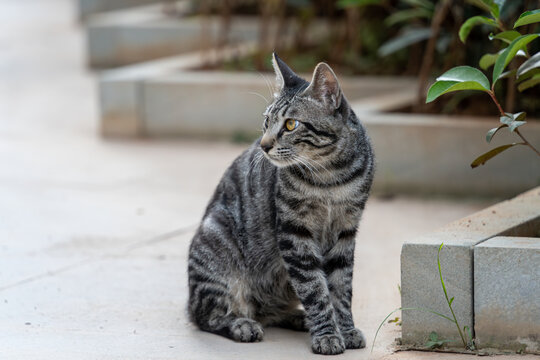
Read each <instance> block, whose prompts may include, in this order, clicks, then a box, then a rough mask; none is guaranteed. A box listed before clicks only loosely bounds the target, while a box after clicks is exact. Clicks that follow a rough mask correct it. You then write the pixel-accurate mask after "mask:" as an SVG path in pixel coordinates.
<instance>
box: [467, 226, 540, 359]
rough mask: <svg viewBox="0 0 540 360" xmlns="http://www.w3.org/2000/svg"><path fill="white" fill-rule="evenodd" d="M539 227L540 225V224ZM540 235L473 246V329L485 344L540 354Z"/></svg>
mask: <svg viewBox="0 0 540 360" xmlns="http://www.w3.org/2000/svg"><path fill="white" fill-rule="evenodd" d="M538 228H539V229H540V227H538ZM539 294H540V238H538V237H536V238H527V237H505V236H498V237H495V238H492V239H489V240H487V241H485V242H483V243H482V244H480V245H477V246H476V247H475V248H474V329H475V333H476V342H477V344H478V345H479V346H481V347H493V348H502V349H514V350H516V351H520V352H532V353H540V297H539Z"/></svg>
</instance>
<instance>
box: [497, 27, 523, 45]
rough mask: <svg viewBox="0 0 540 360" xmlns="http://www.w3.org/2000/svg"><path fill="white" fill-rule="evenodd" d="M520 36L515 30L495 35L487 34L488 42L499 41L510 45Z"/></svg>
mask: <svg viewBox="0 0 540 360" xmlns="http://www.w3.org/2000/svg"><path fill="white" fill-rule="evenodd" d="M520 36H521V34H520V33H519V32H517V31H516V30H508V31H503V32H500V33H498V34H497V35H493V34H489V40H495V39H497V40H501V41H504V42H505V43H507V44H510V43H511V42H512V41H514V40H515V39H516V38H518V37H520Z"/></svg>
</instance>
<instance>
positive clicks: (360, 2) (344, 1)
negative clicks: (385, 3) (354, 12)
mask: <svg viewBox="0 0 540 360" xmlns="http://www.w3.org/2000/svg"><path fill="white" fill-rule="evenodd" d="M367 5H382V1H381V0H339V1H338V2H337V7H338V8H342V9H343V8H348V7H362V6H367Z"/></svg>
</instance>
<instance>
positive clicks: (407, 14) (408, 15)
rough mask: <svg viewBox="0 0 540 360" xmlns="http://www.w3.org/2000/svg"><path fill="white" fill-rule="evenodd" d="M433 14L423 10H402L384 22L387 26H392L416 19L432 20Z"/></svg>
mask: <svg viewBox="0 0 540 360" xmlns="http://www.w3.org/2000/svg"><path fill="white" fill-rule="evenodd" d="M432 15H433V12H432V11H430V10H426V9H423V8H415V9H407V10H401V11H397V12H395V13H393V14H392V15H390V16H389V17H387V18H386V19H385V20H384V23H385V24H386V25H387V26H392V25H395V24H398V23H400V22H406V21H409V20H412V19H416V18H424V19H430V18H431V16H432Z"/></svg>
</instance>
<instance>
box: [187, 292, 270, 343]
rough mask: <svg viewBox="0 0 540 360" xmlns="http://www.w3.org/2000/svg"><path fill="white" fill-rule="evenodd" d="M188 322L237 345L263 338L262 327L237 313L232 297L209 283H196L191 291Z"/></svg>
mask: <svg viewBox="0 0 540 360" xmlns="http://www.w3.org/2000/svg"><path fill="white" fill-rule="evenodd" d="M190 292H191V294H190V301H189V313H190V316H191V320H192V321H193V322H194V323H195V324H197V325H198V326H199V328H200V329H201V330H203V331H208V332H211V333H214V334H218V335H222V336H225V337H228V338H230V339H233V340H235V341H240V342H255V341H261V340H262V339H263V335H264V331H263V328H262V325H261V324H260V323H259V322H257V321H255V320H253V319H251V318H250V317H249V315H248V314H246V313H245V312H244V313H242V311H238V310H239V308H240V307H239V306H238V304H234V303H233V302H234V299H233V298H234V297H233V296H231V295H230V294H228V293H226V292H225V291H222V290H219V289H218V287H214V286H210V285H209V284H208V283H205V284H201V283H198V284H196V285H193V287H191V289H190Z"/></svg>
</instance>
